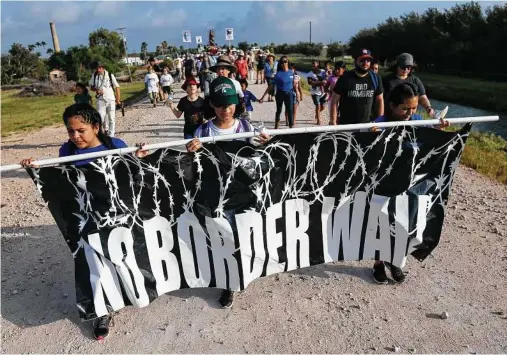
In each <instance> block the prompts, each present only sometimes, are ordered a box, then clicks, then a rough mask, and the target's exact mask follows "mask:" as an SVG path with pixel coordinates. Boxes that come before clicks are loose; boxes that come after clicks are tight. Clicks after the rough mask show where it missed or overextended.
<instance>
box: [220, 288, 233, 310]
mask: <svg viewBox="0 0 507 355" xmlns="http://www.w3.org/2000/svg"><path fill="white" fill-rule="evenodd" d="M218 303H220V306H221V307H222V308H231V307H232V304H233V303H234V291H229V290H223V291H222V294H221V295H220V298H219V299H218Z"/></svg>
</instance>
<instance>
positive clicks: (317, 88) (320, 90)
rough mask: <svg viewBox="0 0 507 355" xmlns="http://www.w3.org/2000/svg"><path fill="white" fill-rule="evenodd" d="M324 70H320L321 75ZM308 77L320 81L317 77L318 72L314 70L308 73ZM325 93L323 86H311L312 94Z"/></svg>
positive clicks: (320, 94)
mask: <svg viewBox="0 0 507 355" xmlns="http://www.w3.org/2000/svg"><path fill="white" fill-rule="evenodd" d="M322 72H323V70H321V71H320V73H319V75H322ZM308 78H312V79H313V80H315V81H319V78H318V77H317V74H315V73H314V72H313V70H312V71H311V72H309V73H308ZM323 94H324V91H323V88H322V86H315V87H313V86H310V95H319V96H322V95H323Z"/></svg>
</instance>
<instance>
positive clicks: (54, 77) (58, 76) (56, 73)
mask: <svg viewBox="0 0 507 355" xmlns="http://www.w3.org/2000/svg"><path fill="white" fill-rule="evenodd" d="M49 81H51V82H57V81H67V75H66V74H65V72H64V71H63V70H60V69H53V70H51V71H50V72H49Z"/></svg>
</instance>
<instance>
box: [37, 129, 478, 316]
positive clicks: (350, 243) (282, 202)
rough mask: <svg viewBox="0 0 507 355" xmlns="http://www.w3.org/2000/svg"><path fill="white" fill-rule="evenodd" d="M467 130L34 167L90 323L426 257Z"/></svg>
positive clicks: (316, 139)
mask: <svg viewBox="0 0 507 355" xmlns="http://www.w3.org/2000/svg"><path fill="white" fill-rule="evenodd" d="M469 130H470V125H467V126H466V127H465V128H463V129H462V130H461V131H458V132H443V131H439V130H435V129H431V128H410V127H407V128H403V127H398V128H395V129H390V130H385V131H382V132H380V133H370V132H364V133H327V134H298V135H288V136H280V137H275V138H273V139H272V140H271V141H270V143H269V144H267V145H266V146H263V147H257V148H255V147H252V146H250V145H247V144H245V143H243V142H221V143H218V144H208V145H205V148H204V149H203V150H201V151H200V152H197V153H195V154H193V153H184V152H178V151H174V150H169V149H166V150H157V151H156V152H154V153H153V154H151V155H149V156H147V157H146V158H143V159H138V158H136V157H133V156H130V155H126V156H117V155H114V156H108V157H105V158H101V159H98V160H96V161H95V162H93V163H90V164H88V165H85V166H83V167H79V168H77V167H75V166H73V165H63V166H58V167H51V168H41V169H30V170H29V172H30V174H31V176H32V177H33V179H34V181H35V184H36V186H37V188H38V189H39V191H40V192H41V193H42V196H43V198H44V199H45V200H46V201H47V202H48V207H49V209H50V210H51V213H52V214H53V216H54V218H55V220H56V223H57V224H58V227H59V228H60V230H61V232H62V234H63V237H64V238H65V240H66V242H67V244H68V246H69V248H70V250H71V251H72V253H73V255H74V258H75V273H76V294H77V303H78V308H79V311H80V314H81V317H82V318H84V319H91V318H94V317H97V316H101V315H104V314H106V313H108V311H111V310H118V309H120V308H122V307H124V306H125V305H134V306H136V307H144V306H146V305H148V304H149V303H150V302H151V301H153V300H154V299H155V298H156V297H158V296H159V295H161V294H164V293H167V292H170V291H173V290H177V289H180V288H186V287H218V288H224V289H226V288H227V289H230V290H241V289H244V288H246V287H247V286H248V284H249V283H250V282H252V281H253V280H255V279H257V278H259V277H262V276H266V275H271V274H274V273H278V272H284V271H289V270H293V269H296V268H301V267H307V266H310V265H316V264H321V263H327V262H331V261H335V260H363V259H365V260H366V259H377V260H384V261H389V262H392V263H393V264H394V265H397V266H403V265H404V263H405V260H406V257H407V255H409V254H412V255H413V256H414V257H416V258H417V259H419V260H423V259H424V258H425V257H426V256H428V255H429V253H431V251H432V250H433V249H434V248H435V247H436V246H437V245H438V242H439V238H440V232H441V229H442V223H443V218H444V209H445V204H446V202H447V198H448V194H449V190H450V187H451V183H452V179H453V174H454V171H455V169H456V168H457V166H458V163H459V159H460V156H461V153H462V151H463V149H464V146H465V142H466V138H467V136H468V132H469Z"/></svg>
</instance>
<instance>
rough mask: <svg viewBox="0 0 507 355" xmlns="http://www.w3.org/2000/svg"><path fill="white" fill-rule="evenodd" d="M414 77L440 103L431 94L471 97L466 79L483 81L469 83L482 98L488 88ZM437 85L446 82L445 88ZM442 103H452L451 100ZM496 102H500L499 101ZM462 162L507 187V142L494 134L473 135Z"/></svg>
mask: <svg viewBox="0 0 507 355" xmlns="http://www.w3.org/2000/svg"><path fill="white" fill-rule="evenodd" d="M291 59H292V58H291ZM294 61H295V63H296V69H297V70H298V71H300V72H307V71H310V68H311V59H308V58H298V57H296V58H294ZM417 75H418V76H419V77H420V78H421V80H422V81H423V82H424V84H425V86H426V88H427V89H428V90H431V91H428V95H429V96H430V97H431V98H435V99H437V100H440V98H439V97H438V94H437V95H434V94H433V93H434V92H438V93H449V94H448V96H446V97H450V96H451V92H452V91H453V88H455V90H456V91H458V93H456V94H454V98H462V97H464V96H463V95H464V94H461V92H463V93H466V95H471V93H470V92H469V91H468V89H465V87H466V85H467V84H466V83H467V80H468V81H470V80H474V81H477V82H482V83H475V84H471V83H470V82H468V85H469V89H473V90H475V91H476V92H481V93H482V95H487V94H486V93H487V92H488V91H489V89H488V87H487V85H486V84H485V82H484V81H482V80H476V79H467V78H453V77H446V76H440V75H435V74H428V75H420V73H418V74H417ZM428 82H429V83H430V84H429V85H428V84H427V83H428ZM301 83H302V87H303V91H304V92H305V95H309V92H310V87H309V85H308V82H307V81H306V80H301ZM440 83H446V85H444V84H440ZM491 84H492V85H496V88H497V89H498V90H504V92H505V94H507V83H491ZM441 88H442V89H441ZM442 100H445V101H450V102H454V101H453V98H450V99H442ZM497 101H501V100H499V98H498V100H497ZM464 103H465V104H467V105H469V106H473V105H471V104H469V103H468V102H464ZM502 105H505V109H506V110H507V103H504V102H503V101H502ZM461 163H462V164H463V165H465V166H468V167H470V168H472V169H474V170H476V171H478V172H479V173H481V174H484V175H486V176H488V177H490V178H492V179H495V180H497V181H499V182H501V183H502V184H506V185H507V140H505V139H504V138H502V137H500V136H498V135H496V134H494V133H481V132H472V133H471V134H470V137H469V139H468V141H467V145H466V148H465V151H464V153H463V156H462V158H461Z"/></svg>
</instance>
